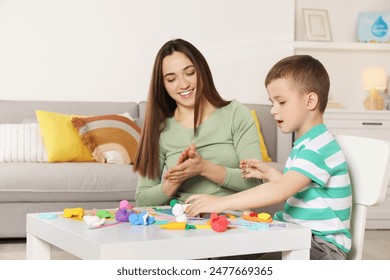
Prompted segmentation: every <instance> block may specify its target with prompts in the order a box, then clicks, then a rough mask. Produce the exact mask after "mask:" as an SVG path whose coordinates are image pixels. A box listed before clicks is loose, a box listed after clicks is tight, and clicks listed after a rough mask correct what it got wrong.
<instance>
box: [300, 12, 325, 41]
mask: <svg viewBox="0 0 390 280" xmlns="http://www.w3.org/2000/svg"><path fill="white" fill-rule="evenodd" d="M302 12H303V18H304V26H305V32H306V40H307V41H319V42H331V41H332V32H331V29H330V22H329V16H328V11H327V10H319V9H302Z"/></svg>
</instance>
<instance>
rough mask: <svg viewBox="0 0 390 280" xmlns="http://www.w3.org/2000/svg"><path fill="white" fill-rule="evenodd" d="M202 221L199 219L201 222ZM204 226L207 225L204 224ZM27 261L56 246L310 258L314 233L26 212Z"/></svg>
mask: <svg viewBox="0 0 390 280" xmlns="http://www.w3.org/2000/svg"><path fill="white" fill-rule="evenodd" d="M58 214H60V213H58ZM197 222H198V223H199V221H197ZM201 223H204V221H201ZM26 230H27V252H26V256H27V259H41V260H42V259H50V247H51V245H54V246H56V247H58V248H60V249H62V250H64V251H66V252H69V253H70V254H72V255H74V256H77V257H79V258H81V259H92V260H97V259H104V260H109V259H135V260H146V259H154V260H158V259H165V260H169V259H203V258H213V257H220V256H231V255H242V254H252V253H262V252H274V251H282V252H283V254H282V256H283V259H304V260H307V259H309V250H310V242H311V231H310V230H309V229H307V228H303V227H300V226H297V225H293V224H286V226H285V227H279V226H275V227H271V228H269V229H266V230H248V229H245V228H235V229H229V230H227V231H225V232H222V233H219V232H215V231H213V230H211V229H196V230H167V229H161V228H160V227H159V226H158V225H148V226H131V225H130V224H129V223H122V224H119V225H115V226H110V227H105V228H99V229H88V228H87V226H86V224H85V223H84V222H82V221H76V220H74V219H68V218H63V217H61V216H60V215H59V216H58V217H57V218H56V219H53V220H48V219H41V218H40V217H39V214H27V227H26Z"/></svg>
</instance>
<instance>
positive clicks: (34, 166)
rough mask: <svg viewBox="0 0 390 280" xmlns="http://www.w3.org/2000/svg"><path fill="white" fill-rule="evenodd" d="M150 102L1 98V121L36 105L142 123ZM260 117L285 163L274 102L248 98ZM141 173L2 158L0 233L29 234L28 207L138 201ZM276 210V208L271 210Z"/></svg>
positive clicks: (287, 139)
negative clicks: (126, 115)
mask: <svg viewBox="0 0 390 280" xmlns="http://www.w3.org/2000/svg"><path fill="white" fill-rule="evenodd" d="M145 105H146V103H145V102H140V103H135V102H68V101H0V124H3V123H21V122H23V121H25V120H26V119H30V120H31V119H34V118H35V110H38V109H39V110H46V111H52V112H58V113H64V114H78V115H102V114H122V113H124V112H128V113H129V114H130V115H131V116H132V117H133V118H134V120H135V121H136V122H137V123H138V124H139V125H140V126H142V124H143V118H142V116H144V113H145ZM248 107H249V108H250V109H255V110H256V112H257V115H258V117H259V119H260V121H261V127H262V133H263V136H264V140H265V143H266V145H267V148H268V153H269V155H270V156H271V158H272V159H274V160H275V161H277V162H278V165H279V168H280V167H281V166H283V164H284V162H285V159H286V158H287V155H288V151H289V149H290V148H291V136H290V135H282V134H280V133H279V132H278V130H277V127H276V125H275V122H274V120H273V118H272V116H271V115H270V113H269V110H270V106H268V105H255V104H248ZM137 178H138V175H137V174H135V173H134V172H133V171H132V167H131V166H129V165H123V164H101V163H91V162H88V163H82V162H64V163H21V162H12V163H11V162H7V163H4V162H3V163H0V224H1V227H0V238H19V237H25V236H26V231H25V227H26V224H25V222H26V219H25V216H26V214H27V213H39V212H50V211H62V210H63V209H64V208H73V207H83V208H84V209H93V208H96V209H110V208H116V207H118V205H119V201H121V200H123V199H126V200H128V201H130V202H131V203H133V204H134V205H135V203H134V197H135V188H136V183H137ZM271 212H272V210H271Z"/></svg>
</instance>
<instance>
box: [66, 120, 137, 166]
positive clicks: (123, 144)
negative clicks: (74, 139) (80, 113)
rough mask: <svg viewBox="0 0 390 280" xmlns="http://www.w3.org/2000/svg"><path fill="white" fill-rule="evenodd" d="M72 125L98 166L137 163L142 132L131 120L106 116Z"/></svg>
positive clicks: (79, 121) (75, 122) (76, 122)
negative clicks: (135, 161)
mask: <svg viewBox="0 0 390 280" xmlns="http://www.w3.org/2000/svg"><path fill="white" fill-rule="evenodd" d="M72 122H73V125H74V126H75V127H76V128H77V129H78V130H79V133H80V135H81V137H82V139H83V142H84V144H85V145H86V146H87V147H88V148H89V150H90V151H91V152H92V156H93V157H94V159H95V160H96V161H97V162H101V163H124V164H132V163H133V162H134V158H135V154H136V152H137V147H138V142H139V138H140V133H141V128H140V127H139V126H138V125H137V124H136V123H135V122H134V121H132V120H131V119H129V118H127V117H125V116H121V115H102V116H93V117H85V118H80V117H74V118H73V119H72Z"/></svg>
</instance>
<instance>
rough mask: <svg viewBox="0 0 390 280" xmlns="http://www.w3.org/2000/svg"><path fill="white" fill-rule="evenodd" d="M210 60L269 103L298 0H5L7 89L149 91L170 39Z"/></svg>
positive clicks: (239, 88) (98, 94)
mask: <svg viewBox="0 0 390 280" xmlns="http://www.w3.org/2000/svg"><path fill="white" fill-rule="evenodd" d="M179 37H180V38H183V39H186V40H189V41H191V42H192V43H193V44H194V45H195V46H197V47H198V48H199V49H200V51H201V52H203V54H204V55H205V57H206V59H207V60H208V62H209V64H210V67H211V69H212V71H213V75H214V78H215V82H216V85H217V88H218V89H219V91H220V94H221V95H222V96H223V97H225V98H226V99H238V100H240V101H242V102H253V103H268V97H267V95H266V92H265V89H264V86H263V81H264V77H265V75H266V72H267V71H268V69H269V68H270V67H271V66H272V65H273V64H274V63H275V62H276V61H277V60H279V59H280V58H282V57H284V56H286V55H290V54H292V53H293V44H292V43H293V39H294V38H293V37H294V1H291V0H273V1H267V0H244V1H238V0H186V1H184V0H164V1H162V0H142V1H133V0H128V1H125V0H115V1H113V0H34V1H31V0H12V1H11V0H9V1H7V0H0V99H5V100H12V99H14V100H96V101H106V100H110V101H128V100H130V101H141V100H145V99H146V96H147V91H148V86H149V80H150V73H151V69H152V64H153V60H154V57H155V55H156V53H157V51H158V49H159V48H160V47H161V45H162V44H163V43H165V42H166V41H168V40H170V39H172V38H179Z"/></svg>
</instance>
